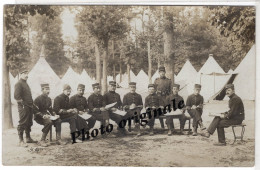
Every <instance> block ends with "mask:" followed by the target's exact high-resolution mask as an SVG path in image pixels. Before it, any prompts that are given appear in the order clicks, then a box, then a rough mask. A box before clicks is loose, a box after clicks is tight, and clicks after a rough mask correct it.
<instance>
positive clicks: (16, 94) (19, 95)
mask: <svg viewBox="0 0 260 170" xmlns="http://www.w3.org/2000/svg"><path fill="white" fill-rule="evenodd" d="M22 91H23V89H22V86H21V85H20V84H19V83H17V84H16V85H15V88H14V99H15V100H16V101H17V103H22V102H23V99H22Z"/></svg>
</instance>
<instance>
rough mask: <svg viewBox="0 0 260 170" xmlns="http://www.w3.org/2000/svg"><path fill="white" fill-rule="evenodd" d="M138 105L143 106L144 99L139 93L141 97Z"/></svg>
mask: <svg viewBox="0 0 260 170" xmlns="http://www.w3.org/2000/svg"><path fill="white" fill-rule="evenodd" d="M138 106H140V107H143V100H142V96H141V95H140V94H139V99H138Z"/></svg>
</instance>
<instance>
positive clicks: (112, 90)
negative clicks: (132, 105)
mask: <svg viewBox="0 0 260 170" xmlns="http://www.w3.org/2000/svg"><path fill="white" fill-rule="evenodd" d="M104 100H105V103H106V105H108V104H111V103H115V102H116V104H115V106H113V107H112V108H111V109H109V110H108V112H109V118H110V119H112V120H113V121H115V122H116V124H117V125H118V127H117V130H119V131H121V132H123V133H126V132H125V129H124V128H120V126H119V123H120V121H121V120H122V119H123V117H122V116H121V115H118V114H116V113H114V111H116V110H117V109H120V110H121V109H122V102H121V98H120V95H119V94H118V93H116V82H115V81H109V91H108V92H107V93H106V94H105V95H104Z"/></svg>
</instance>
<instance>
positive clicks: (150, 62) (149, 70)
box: [147, 40, 152, 83]
mask: <svg viewBox="0 0 260 170" xmlns="http://www.w3.org/2000/svg"><path fill="white" fill-rule="evenodd" d="M147 51H148V77H149V83H152V58H151V54H150V40H148V42H147Z"/></svg>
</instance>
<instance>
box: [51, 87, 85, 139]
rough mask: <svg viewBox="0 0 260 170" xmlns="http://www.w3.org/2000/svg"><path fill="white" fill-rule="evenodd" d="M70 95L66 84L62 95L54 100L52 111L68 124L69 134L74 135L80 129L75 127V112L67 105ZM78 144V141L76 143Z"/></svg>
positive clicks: (69, 88) (76, 117)
mask: <svg viewBox="0 0 260 170" xmlns="http://www.w3.org/2000/svg"><path fill="white" fill-rule="evenodd" d="M70 93H71V87H70V86H69V85H67V84H65V85H64V86H63V93H62V94H60V95H59V96H57V97H56V98H55V99H54V104H53V110H54V111H55V113H56V114H57V115H59V116H60V119H61V121H62V122H68V123H69V124H70V133H71V135H72V138H71V139H73V138H74V137H73V135H75V133H74V132H76V130H77V128H78V130H81V129H82V127H79V125H77V120H78V117H79V116H78V115H77V114H76V113H77V110H75V109H71V108H70V105H69V95H70ZM77 142H80V141H77Z"/></svg>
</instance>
